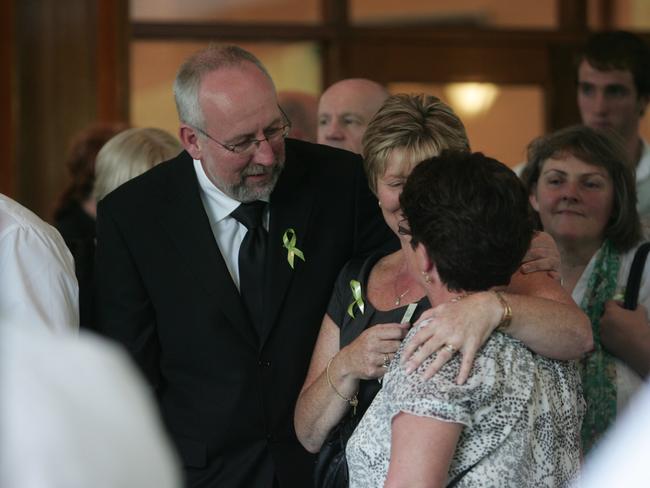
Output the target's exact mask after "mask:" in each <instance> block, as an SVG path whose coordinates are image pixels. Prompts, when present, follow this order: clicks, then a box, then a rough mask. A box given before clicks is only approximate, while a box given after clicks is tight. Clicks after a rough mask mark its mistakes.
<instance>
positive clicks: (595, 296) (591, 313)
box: [580, 240, 620, 454]
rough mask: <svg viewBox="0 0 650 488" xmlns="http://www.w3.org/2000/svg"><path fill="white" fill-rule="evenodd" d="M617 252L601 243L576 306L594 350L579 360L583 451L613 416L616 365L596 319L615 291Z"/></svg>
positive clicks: (607, 244)
mask: <svg viewBox="0 0 650 488" xmlns="http://www.w3.org/2000/svg"><path fill="white" fill-rule="evenodd" d="M619 266H620V256H619V253H618V252H617V251H616V250H615V249H614V247H613V246H612V244H611V243H610V242H609V240H606V241H605V242H604V243H603V246H602V247H601V249H600V255H599V256H598V257H597V259H596V263H595V265H594V270H593V272H592V273H591V276H590V277H589V283H588V285H587V291H586V292H585V296H584V298H583V299H582V303H581V304H580V307H581V308H582V310H584V312H585V313H586V314H587V316H588V317H589V320H590V321H591V328H592V331H593V334H594V351H593V352H592V353H591V354H589V355H588V356H587V357H585V358H584V359H583V360H582V361H581V368H580V369H581V374H582V389H583V392H584V396H585V400H586V402H587V411H586V412H585V418H584V420H583V422H582V448H583V453H584V454H586V453H587V452H588V451H589V450H590V449H591V448H592V447H593V446H594V444H595V443H596V442H597V441H598V439H599V438H600V436H601V435H602V434H603V433H604V432H605V430H607V428H608V427H609V426H610V425H611V424H612V422H613V421H614V419H615V417H616V364H615V363H614V360H613V357H612V356H611V355H610V354H609V353H607V352H606V351H605V350H603V346H602V344H601V342H600V318H601V317H602V315H603V312H604V310H605V302H606V301H607V300H610V299H611V298H612V297H613V296H614V293H615V292H616V279H617V277H618V269H619Z"/></svg>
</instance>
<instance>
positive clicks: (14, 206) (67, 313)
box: [0, 194, 79, 332]
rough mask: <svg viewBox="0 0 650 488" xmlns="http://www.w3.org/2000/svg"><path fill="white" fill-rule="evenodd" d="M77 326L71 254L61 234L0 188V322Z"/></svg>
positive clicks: (69, 329) (66, 328) (64, 329)
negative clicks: (7, 195) (0, 191)
mask: <svg viewBox="0 0 650 488" xmlns="http://www.w3.org/2000/svg"><path fill="white" fill-rule="evenodd" d="M2 322H11V323H14V324H26V325H28V326H33V327H40V328H46V329H49V330H51V331H53V332H76V331H78V330H79V287H78V285H77V278H76V277H75V272H74V260H73V258H72V255H71V254H70V251H69V250H68V247H67V246H66V245H65V242H64V241H63V238H62V237H61V234H59V232H58V231H57V230H56V229H55V228H54V227H52V226H51V225H49V224H47V223H45V222H43V221H42V220H41V219H40V218H38V217H37V216H36V215H35V214H34V213H32V212H31V211H29V210H28V209H26V208H25V207H23V206H21V205H20V204H18V203H17V202H15V201H14V200H12V199H10V198H8V197H6V196H5V195H2V194H0V323H2Z"/></svg>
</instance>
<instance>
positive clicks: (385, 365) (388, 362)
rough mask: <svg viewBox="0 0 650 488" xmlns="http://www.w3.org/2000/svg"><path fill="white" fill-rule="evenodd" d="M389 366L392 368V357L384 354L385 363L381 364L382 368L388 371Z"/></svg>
mask: <svg viewBox="0 0 650 488" xmlns="http://www.w3.org/2000/svg"><path fill="white" fill-rule="evenodd" d="M388 366H390V357H389V356H388V354H386V353H384V362H383V363H382V364H381V367H382V368H386V369H388Z"/></svg>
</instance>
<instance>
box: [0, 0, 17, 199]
mask: <svg viewBox="0 0 650 488" xmlns="http://www.w3.org/2000/svg"><path fill="white" fill-rule="evenodd" d="M14 13H15V9H14V2H13V1H9V2H2V3H0V107H1V109H0V193H4V194H5V195H8V196H10V197H14V196H15V193H16V188H15V171H16V168H15V164H16V159H15V154H14V153H15V151H14V136H15V127H16V109H17V106H16V103H15V102H16V100H15V96H14V92H15V80H14V70H13V69H12V68H13V65H14V62H15V53H14V51H15V42H14V37H15V29H14V20H15V19H14Z"/></svg>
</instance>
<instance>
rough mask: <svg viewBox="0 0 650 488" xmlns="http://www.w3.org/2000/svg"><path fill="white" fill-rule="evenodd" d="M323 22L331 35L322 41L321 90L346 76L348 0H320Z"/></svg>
mask: <svg viewBox="0 0 650 488" xmlns="http://www.w3.org/2000/svg"><path fill="white" fill-rule="evenodd" d="M321 2H322V16H323V22H324V24H325V26H326V27H327V29H328V30H329V31H330V33H331V35H330V36H329V39H328V40H326V41H324V42H323V82H322V84H323V90H325V89H326V88H327V87H328V86H329V85H331V84H332V83H334V82H335V81H338V80H340V79H342V78H345V77H347V65H346V55H345V52H346V46H347V42H346V41H347V33H348V31H349V5H348V0H321Z"/></svg>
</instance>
